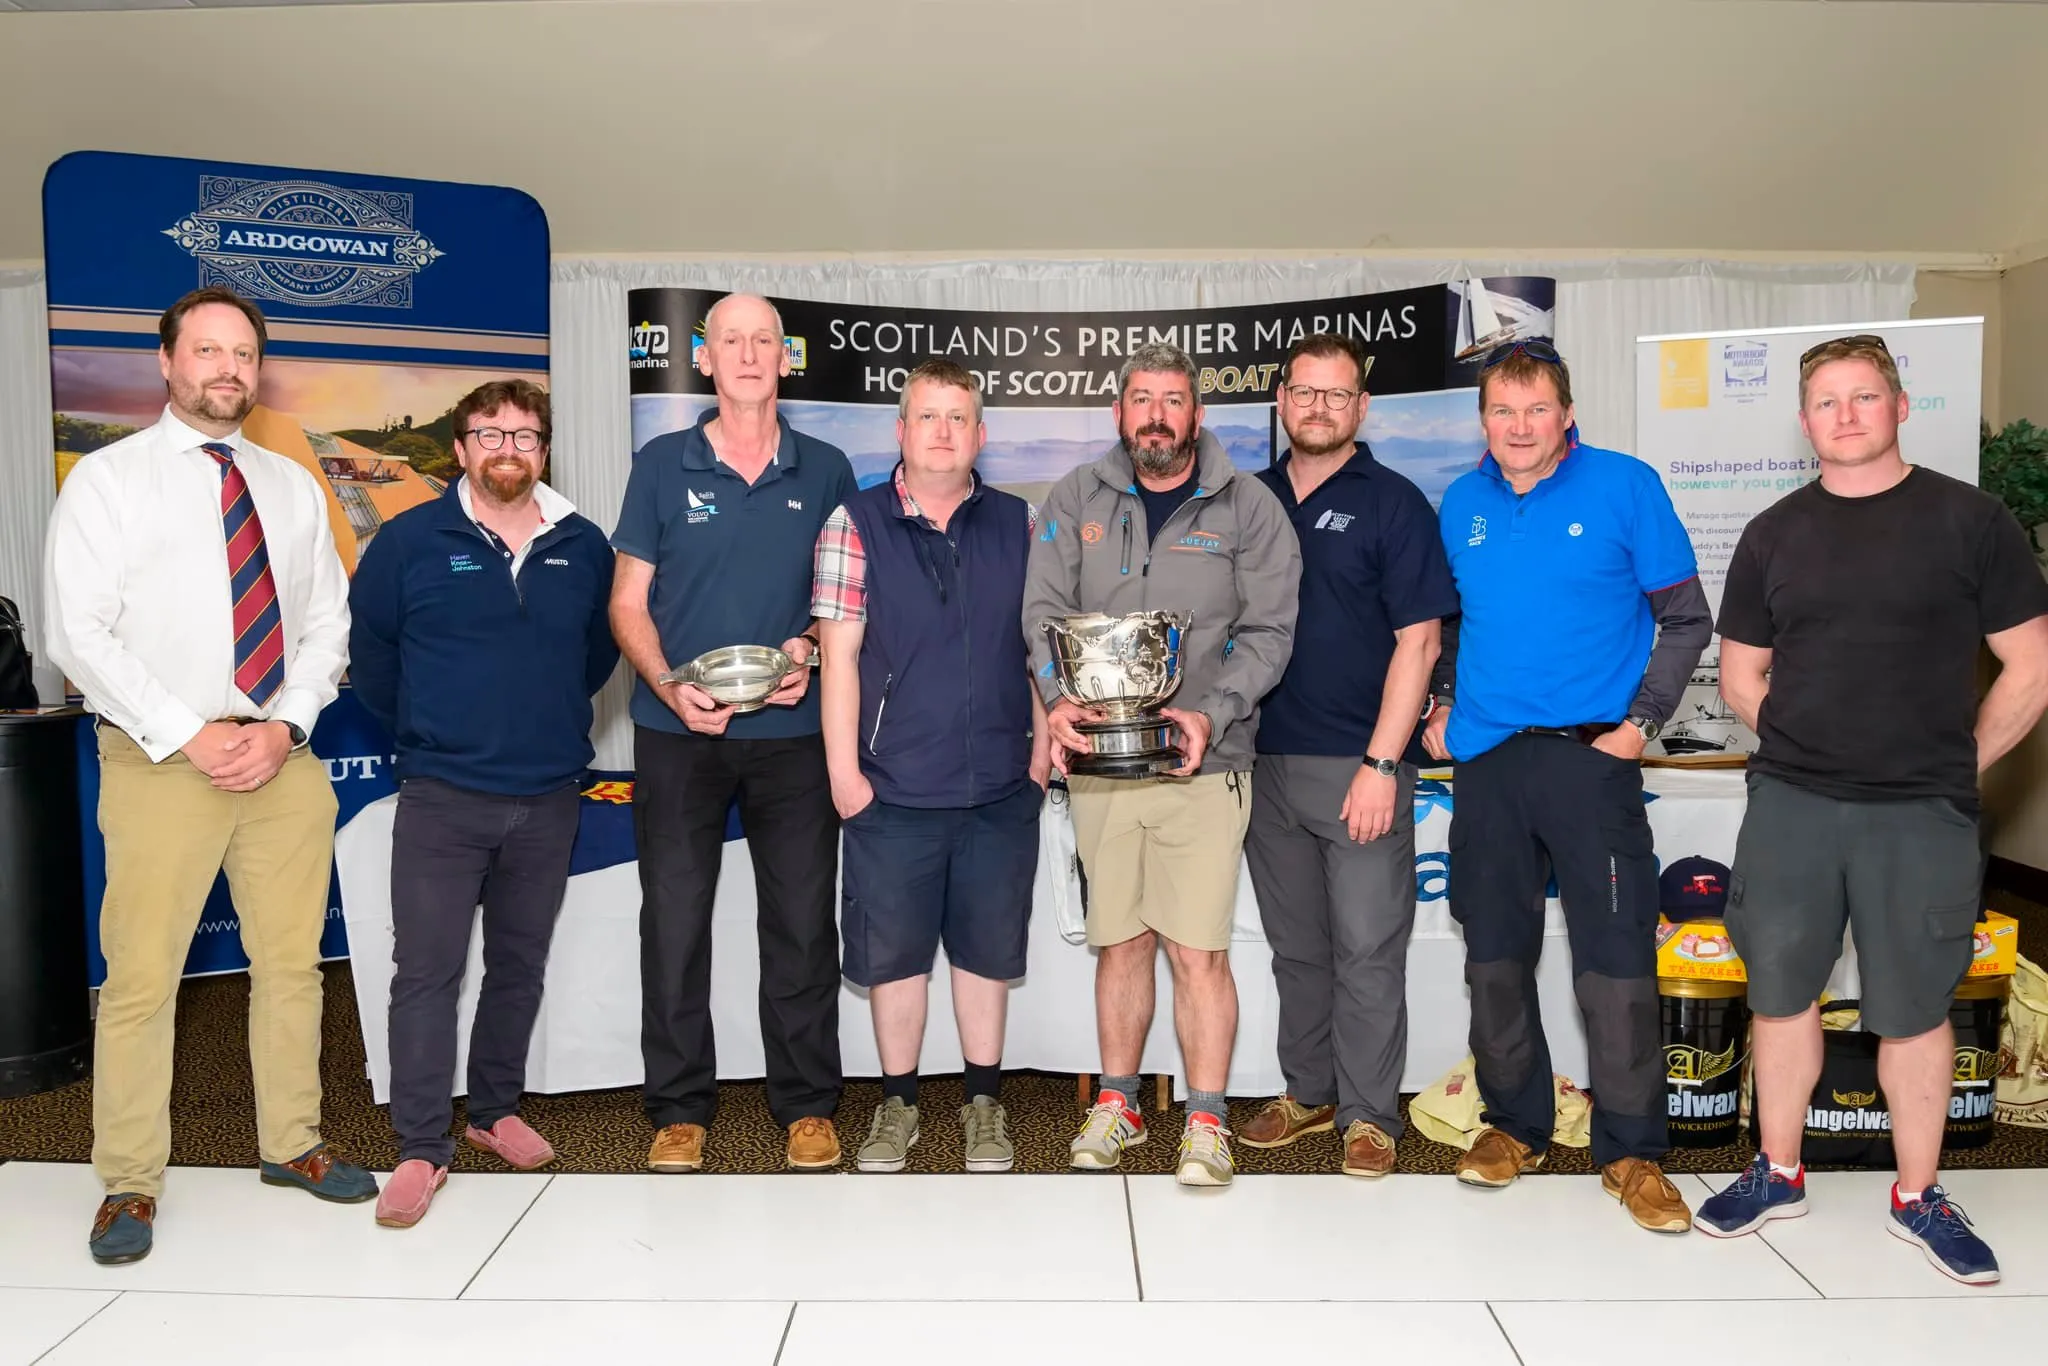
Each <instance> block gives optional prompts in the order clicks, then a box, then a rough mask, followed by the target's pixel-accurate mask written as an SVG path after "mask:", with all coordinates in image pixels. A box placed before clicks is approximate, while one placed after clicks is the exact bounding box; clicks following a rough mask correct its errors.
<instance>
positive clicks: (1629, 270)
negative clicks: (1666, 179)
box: [0, 258, 1914, 768]
mask: <svg viewBox="0 0 2048 1366" xmlns="http://www.w3.org/2000/svg"><path fill="white" fill-rule="evenodd" d="M1913 273H1914V272H1913V267H1911V266H1908V265H1884V266H1878V265H1869V264H1865V263H1860V262H1845V263H1842V264H1839V265H1833V264H1822V265H1782V266H1781V265H1761V264H1749V263H1741V262H1725V261H1702V260H1653V259H1624V260H1615V261H1591V262H1589V261H1564V262H1554V263H1546V262H1542V261H1512V262H1507V261H1491V260H1477V259H1473V260H1457V259H1449V258H1446V259H1443V260H1435V261H1424V260H1407V259H1401V260H1394V259H1386V258H1349V259H1336V260H1287V261H1249V260H1233V261H1217V262H1196V261H1163V262H1146V261H1123V260H1117V261H1023V260H1016V261H955V262H872V263H871V262H860V261H850V260H834V261H825V262H816V263H805V262H782V261H775V262H762V261H751V262H750V261H731V262H705V261H691V262H636V261H612V260H561V261H557V262H556V263H555V266H554V270H553V288H552V302H553V313H554V319H553V337H552V343H551V345H552V353H553V354H552V357H551V364H552V377H551V385H552V389H553V392H554V401H555V453H554V469H553V479H554V483H555V484H556V486H557V487H558V488H560V489H561V491H562V492H563V493H564V494H565V495H567V496H568V498H569V499H570V500H571V501H572V502H574V503H575V504H576V505H577V506H578V507H579V508H580V509H582V510H583V512H584V513H585V514H587V515H588V516H590V517H591V518H592V519H593V520H595V521H596V522H597V523H598V524H599V525H600V526H603V527H604V528H606V529H607V530H609V529H610V528H611V527H612V525H613V523H614V522H615V521H616V520H617V518H618V511H619V500H620V498H621V496H622V495H623V494H624V491H625V484H626V472H627V470H628V469H629V468H630V465H631V460H632V454H631V444H632V443H631V435H630V434H631V421H630V415H629V409H628V403H627V397H626V373H627V371H626V360H627V357H626V345H625V328H626V326H627V324H628V322H629V320H628V318H627V317H626V291H627V290H629V289H635V288H641V287H644V286H652V285H679V286H695V287H698V288H707V289H747V290H752V291H755V292H758V293H763V294H774V295H782V296H785V297H791V298H808V299H818V300H826V301H832V302H839V303H864V304H888V305H901V306H916V307H930V308H986V309H1018V310H1030V309H1152V308H1194V307H1202V306H1228V305H1235V304H1253V303H1262V302H1282V301H1287V300H1296V299H1316V298H1336V297H1341V296H1343V295H1348V294H1363V293H1371V292H1374V291H1377V290H1384V289H1401V288H1408V287H1411V286H1415V285H1421V284H1431V283H1438V282H1442V281H1448V280H1455V279H1463V278H1466V277H1468V276H1472V275H1509V274H1520V275H1549V276H1552V277H1554V278H1555V279H1556V280H1557V282H1558V289H1557V310H1558V312H1557V331H1558V345H1559V347H1560V348H1561V349H1562V350H1563V351H1564V353H1565V355H1566V356H1567V358H1569V360H1570V361H1571V365H1572V375H1573V383H1574V388H1575V389H1576V390H1577V393H1576V397H1577V399H1578V407H1579V424H1580V427H1581V428H1582V430H1583V431H1584V432H1585V434H1586V439H1587V440H1589V441H1593V442H1596V443H1598V444H1600V445H1603V446H1612V447H1615V448H1617V449H1620V450H1632V449H1633V448H1634V445H1635V387H1634V386H1635V369H1634V366H1635V339H1636V338H1637V337H1638V336H1642V335H1645V334H1648V333H1658V332H1683V331H1692V330H1710V329H1718V328H1742V327H1775V326H1792V325H1798V324H1824V323H1834V322H1840V323H1865V322H1877V321H1884V320H1889V319H1894V318H1904V317H1906V316H1908V314H1909V313H1910V311H1911V309H1912V304H1913V297H1914V294H1913ZM46 317H47V315H46V312H45V296H44V290H43V277H42V272H40V271H0V594H5V595H7V596H9V597H12V598H14V599H15V600H16V601H17V602H19V603H20V604H21V606H22V609H23V611H24V613H25V614H26V616H27V618H28V621H29V624H30V629H31V632H32V636H31V638H32V640H36V641H40V639H41V635H40V616H41V608H42V540H43V526H44V523H45V521H46V520H47V519H48V516H49V509H50V503H51V500H52V498H53V497H54V496H55V474H54V470H53V468H52V430H51V425H50V380H49V374H50V370H49V350H48V344H47V333H46V330H45V326H46ZM39 662H40V661H39ZM630 681H631V680H630V674H629V672H628V671H627V670H624V669H621V670H620V671H619V674H618V676H617V677H615V678H614V679H613V681H612V685H611V686H610V687H609V688H608V689H607V690H606V692H605V694H604V696H603V697H602V698H601V699H600V705H599V710H598V724H597V729H596V735H595V738H596V740H597V749H598V757H597V762H598V765H599V766H600V767H603V768H629V767H631V765H632V733H631V726H630V725H629V724H628V723H627V721H626V719H625V698H626V696H627V693H628V690H629V687H630ZM39 682H40V683H41V684H42V685H43V686H44V688H45V690H46V692H48V691H50V690H52V689H54V686H55V679H54V677H51V676H49V675H47V674H45V675H43V676H42V677H41V678H40V679H39Z"/></svg>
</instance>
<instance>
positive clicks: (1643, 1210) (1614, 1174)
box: [1600, 1157, 1692, 1233]
mask: <svg viewBox="0 0 2048 1366" xmlns="http://www.w3.org/2000/svg"><path fill="white" fill-rule="evenodd" d="M1600 1189H1601V1190H1604V1191H1606V1192H1607V1193H1608V1194H1609V1195H1611V1196H1613V1197H1614V1198H1615V1199H1617V1200H1619V1201H1621V1205H1622V1208H1623V1209H1625V1210H1627V1211H1628V1216H1629V1218H1631V1219H1633V1220H1635V1221H1636V1223H1637V1224H1638V1225H1640V1226H1641V1227H1643V1228H1646V1229H1648V1230H1650V1232H1652V1233H1683V1232H1685V1231H1686V1230H1687V1229H1689V1228H1691V1227H1692V1211H1691V1210H1689V1209H1687V1208H1686V1207H1685V1197H1684V1196H1682V1195H1680V1194H1679V1193H1678V1187H1676V1186H1674V1185H1672V1184H1671V1178H1670V1177H1668V1176H1666V1175H1665V1174H1664V1169H1663V1168H1662V1167H1660V1166H1658V1165H1657V1164H1656V1163H1655V1162H1651V1161H1648V1160H1646V1159H1644V1158H1640V1157H1624V1158H1621V1159H1620V1160H1619V1161H1615V1162H1610V1163H1608V1164H1607V1165H1606V1166H1604V1167H1602V1168H1601V1169H1600Z"/></svg>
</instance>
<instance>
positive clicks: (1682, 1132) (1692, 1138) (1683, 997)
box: [1657, 977, 1749, 1148]
mask: <svg viewBox="0 0 2048 1366" xmlns="http://www.w3.org/2000/svg"><path fill="white" fill-rule="evenodd" d="M1657 995H1658V998H1659V1002H1660V1004H1661V1006H1662V1008H1663V1015H1664V1111H1665V1115H1666V1117H1667V1119H1668V1122H1669V1126H1670V1131H1671V1145H1672V1146H1673V1147H1676V1148H1718V1147H1720V1146H1722V1145H1723V1144H1725V1143H1733V1142H1734V1141H1735V1140H1736V1138H1737V1137H1738V1136H1739V1132H1740V1126H1741V1105H1742V1060H1743V1056H1744V1054H1745V1053H1746V1052H1747V1047H1748V1041H1749V1000H1748V988H1747V985H1746V984H1745V983H1742V982H1717V981H1702V980H1695V979H1692V978H1680V977H1665V978H1660V979H1659V980H1658V982H1657Z"/></svg>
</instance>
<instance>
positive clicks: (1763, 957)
mask: <svg viewBox="0 0 2048 1366" xmlns="http://www.w3.org/2000/svg"><path fill="white" fill-rule="evenodd" d="M1983 882H1984V857H1983V854H1982V853H1981V851H1980V849H1979V846H1978V837H1977V820H1976V817H1975V816H1973V815H1971V814H1970V813H1969V812H1967V811H1964V810H1962V809H1961V808H1960V807H1958V806H1957V805H1956V804H1955V803H1954V802H1952V801H1949V800H1948V799H1947V798H1944V797H1918V798H1913V799H1910V800H1902V801H1894V802H1870V801H1864V802H1853V801H1844V800H1842V799H1841V798H1838V797H1829V796H1825V795H1823V794H1821V793H1818V792H1811V791H1808V790H1807V789H1805V788H1801V787H1795V786H1793V785H1792V784H1791V783H1788V782H1784V781H1782V780H1780V779H1777V778H1773V777H1771V776H1769V775H1768V774H1763V773H1755V772H1752V773H1751V774H1750V775H1749V809H1748V810H1747V811H1746V812H1744V813H1743V817H1742V834H1741V835H1740V837H1738V838H1737V840H1736V842H1735V863H1734V866H1733V867H1732V868H1731V869H1730V876H1729V879H1728V910H1727V921H1728V938H1729V939H1730V940H1731V941H1732V942H1733V943H1734V945H1735V951H1736V952H1737V953H1739V954H1741V955H1742V963H1743V966H1744V967H1745V968H1747V969H1748V970H1749V1008H1750V1010H1751V1011H1753V1012H1754V1013H1756V1014H1758V1015H1763V1016H1767V1017H1774V1016H1790V1015H1798V1014H1801V1013H1803V1012H1804V1011H1805V1010H1806V1008H1807V1007H1808V1006H1810V1005H1812V1004H1813V1003H1814V1002H1815V1001H1817V1000H1819V999H1820V994H1821V991H1822V989H1823V988H1825V987H1826V986H1827V982H1828V977H1829V975H1830V974H1831V973H1832V972H1833V971H1834V967H1835V960H1836V959H1837V958H1839V957H1840V956H1841V953H1842V930H1843V929H1844V928H1845V927H1846V928H1848V929H1849V930H1850V931H1851V932H1852V933H1853V934H1854V935H1855V936H1856V971H1857V975H1858V977H1859V978H1861V980H1862V990H1861V992H1860V993H1859V995H1860V996H1861V997H1862V1010H1863V1027H1864V1028H1865V1029H1867V1030H1869V1031H1870V1032H1871V1033H1873V1034H1877V1035H1880V1036H1881V1037H1884V1038H1887V1039H1910V1038H1914V1037H1916V1036H1918V1035H1921V1034H1925V1033H1926V1032H1927V1031H1928V1030H1930V1029H1933V1028H1935V1027H1937V1026H1938V1025H1940V1024H1941V1022H1942V1021H1944V1020H1946V1019H1947V1018H1948V1012H1949V1005H1950V1003H1951V1001H1952V1000H1953V998H1954V996H1955V990H1956V986H1957V985H1958V984H1959V983H1960V982H1961V981H1962V980H1963V975H1964V974H1965V973H1967V972H1968V971H1969V970H1970V958H1971V953H1972V945H1971V938H1972V931H1973V929H1974V927H1975V925H1976V923H1977V908H1978V906H1979V905H1980V904H1981V903H1980V900H1979V898H1980V897H1981V896H1982V894H1983Z"/></svg>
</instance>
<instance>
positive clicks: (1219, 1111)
mask: <svg viewBox="0 0 2048 1366" xmlns="http://www.w3.org/2000/svg"><path fill="white" fill-rule="evenodd" d="M1188 1114H1189V1116H1190V1117H1192V1116H1194V1115H1198V1114H1204V1115H1214V1116H1216V1122H1217V1123H1218V1124H1222V1125H1225V1126H1228V1124H1229V1123H1230V1102H1229V1101H1226V1100H1225V1099H1223V1093H1222V1092H1221V1091H1196V1090H1193V1089H1190V1090H1189V1091H1188Z"/></svg>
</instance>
